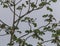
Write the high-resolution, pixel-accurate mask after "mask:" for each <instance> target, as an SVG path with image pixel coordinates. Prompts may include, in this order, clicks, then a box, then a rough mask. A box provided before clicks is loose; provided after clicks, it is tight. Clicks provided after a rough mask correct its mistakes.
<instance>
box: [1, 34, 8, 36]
mask: <svg viewBox="0 0 60 46" xmlns="http://www.w3.org/2000/svg"><path fill="white" fill-rule="evenodd" d="M6 35H8V34H3V35H0V36H6Z"/></svg>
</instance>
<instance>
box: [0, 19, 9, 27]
mask: <svg viewBox="0 0 60 46" xmlns="http://www.w3.org/2000/svg"><path fill="white" fill-rule="evenodd" d="M0 22H1V23H3V24H5V25H6V26H8V27H10V26H9V25H7V24H6V23H4V22H3V21H2V20H0Z"/></svg>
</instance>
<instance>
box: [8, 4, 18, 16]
mask: <svg viewBox="0 0 60 46" xmlns="http://www.w3.org/2000/svg"><path fill="white" fill-rule="evenodd" d="M8 7H9V9H10V10H11V12H13V13H14V11H13V10H12V8H11V7H10V5H9V4H8ZM15 15H16V16H17V17H19V16H18V14H16V13H15Z"/></svg>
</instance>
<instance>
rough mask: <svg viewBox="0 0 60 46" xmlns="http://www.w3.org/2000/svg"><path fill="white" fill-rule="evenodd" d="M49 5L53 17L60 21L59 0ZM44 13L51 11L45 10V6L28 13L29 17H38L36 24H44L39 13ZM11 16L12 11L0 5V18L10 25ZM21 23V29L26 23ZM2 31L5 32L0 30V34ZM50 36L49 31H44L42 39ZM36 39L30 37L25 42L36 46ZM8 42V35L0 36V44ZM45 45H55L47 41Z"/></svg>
mask: <svg viewBox="0 0 60 46" xmlns="http://www.w3.org/2000/svg"><path fill="white" fill-rule="evenodd" d="M51 3H52V2H51ZM50 7H52V8H53V12H52V14H53V15H54V17H55V18H56V19H57V21H60V0H58V1H57V2H56V3H52V4H51V6H50ZM46 13H51V12H49V11H47V10H46V7H44V8H42V9H41V10H38V11H35V12H32V13H31V14H29V15H30V17H34V18H38V19H37V20H36V21H37V22H38V25H39V26H41V25H44V22H43V21H42V20H43V18H42V17H41V15H43V14H46ZM12 17H13V16H12V12H11V11H10V10H9V9H6V8H2V6H0V19H1V20H3V21H4V22H5V23H7V24H8V25H11V24H12V23H11V22H12ZM39 20H40V21H39ZM23 25H24V24H23ZM23 25H22V24H21V29H22V28H24V29H26V28H27V27H24V26H26V25H24V26H23ZM39 26H38V27H39ZM22 30H23V29H22ZM4 33H5V32H4V31H2V32H0V34H4ZM50 38H51V36H50V33H49V32H46V36H44V39H45V40H47V39H50ZM33 41H34V42H33ZM36 41H37V40H32V39H31V38H30V39H29V40H28V41H27V42H30V43H33V45H34V46H36ZM8 42H9V35H7V36H3V37H1V36H0V46H6V44H7V43H8ZM45 45H46V46H56V45H54V44H51V43H50V42H49V43H45ZM15 46H16V45H15Z"/></svg>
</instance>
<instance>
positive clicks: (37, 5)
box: [0, 0, 60, 46]
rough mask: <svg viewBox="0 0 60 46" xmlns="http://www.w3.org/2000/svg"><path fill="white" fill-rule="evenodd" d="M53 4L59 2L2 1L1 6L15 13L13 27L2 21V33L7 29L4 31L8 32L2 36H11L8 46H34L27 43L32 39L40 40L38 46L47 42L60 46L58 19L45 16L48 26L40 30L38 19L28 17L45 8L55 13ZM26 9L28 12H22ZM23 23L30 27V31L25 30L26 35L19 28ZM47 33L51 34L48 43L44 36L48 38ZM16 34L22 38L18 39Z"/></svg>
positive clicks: (38, 0)
mask: <svg viewBox="0 0 60 46" xmlns="http://www.w3.org/2000/svg"><path fill="white" fill-rule="evenodd" d="M51 2H53V3H56V2H57V0H0V5H1V6H2V7H3V8H7V9H10V11H11V12H12V13H13V20H12V22H13V23H12V26H10V25H8V24H6V23H5V22H3V21H2V20H0V29H1V31H2V30H3V29H5V30H4V31H5V32H6V34H3V35H0V36H5V35H9V36H10V42H9V43H7V46H14V44H16V43H18V46H34V45H32V44H29V43H27V40H28V39H29V38H30V37H32V39H37V40H38V42H37V45H36V46H44V43H46V42H51V43H54V44H56V45H57V46H60V38H59V36H60V29H56V28H57V27H59V26H60V23H57V22H56V18H55V17H54V16H53V14H52V13H51V14H44V15H43V16H42V17H43V18H44V22H46V25H42V26H40V27H38V28H37V26H38V25H37V23H36V19H38V18H36V19H35V18H31V17H28V14H29V13H31V12H33V11H36V10H40V9H42V8H43V7H45V6H46V9H47V10H49V11H50V12H53V9H52V8H50V5H51ZM24 9H26V11H24V12H25V13H23V12H22V11H23V10H24ZM16 11H18V12H19V14H17V12H16ZM22 13H23V14H22ZM7 14H8V13H7ZM16 17H17V18H16ZM53 21H55V22H53ZM22 22H24V23H27V24H28V26H29V29H27V30H25V31H24V34H23V31H22V30H20V26H19V25H20V23H22ZM10 23H11V22H10ZM23 26H24V25H23ZM32 27H34V29H32ZM22 29H23V28H22ZM46 32H50V33H51V39H50V40H47V41H46V40H44V38H43V36H46V35H45V33H46ZM15 33H19V34H20V35H21V36H19V37H17V36H16V34H15ZM22 34H23V35H22Z"/></svg>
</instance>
